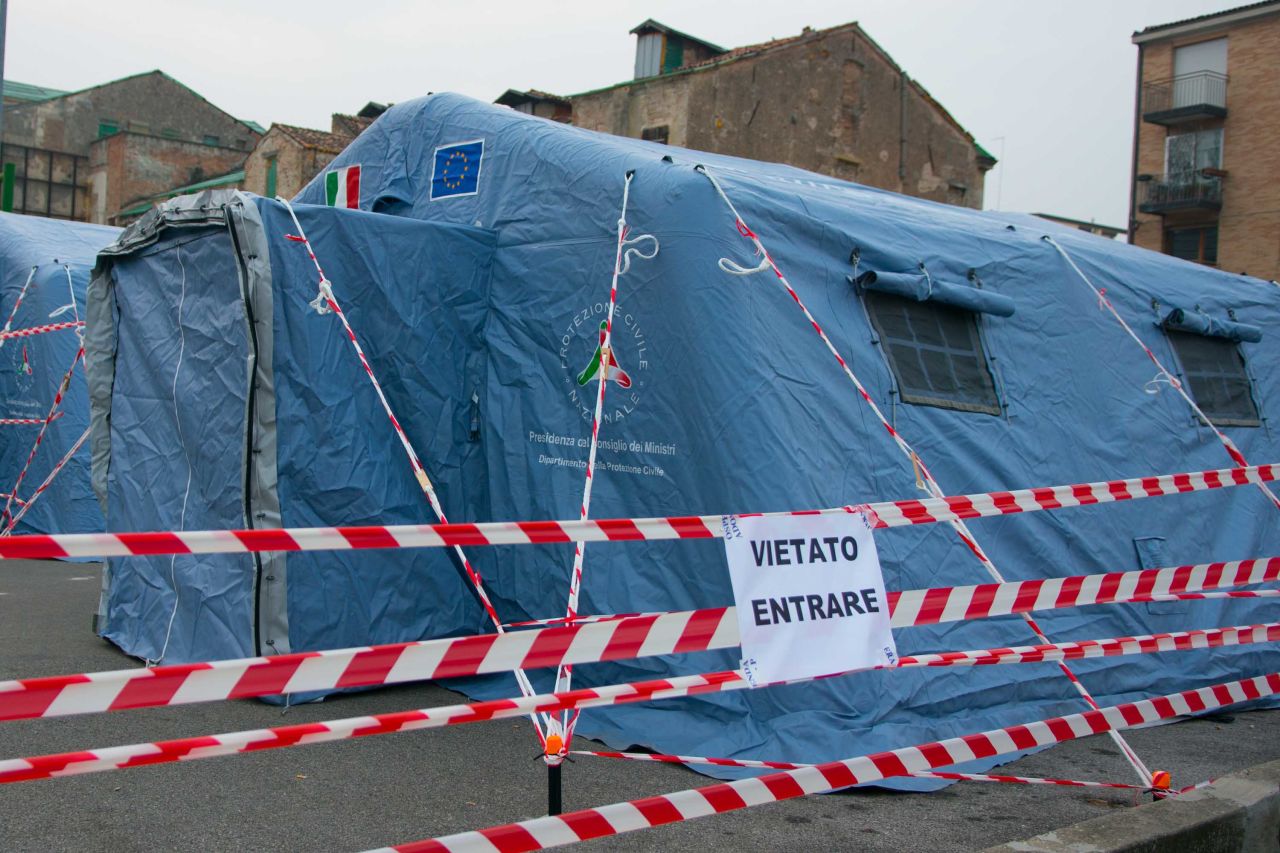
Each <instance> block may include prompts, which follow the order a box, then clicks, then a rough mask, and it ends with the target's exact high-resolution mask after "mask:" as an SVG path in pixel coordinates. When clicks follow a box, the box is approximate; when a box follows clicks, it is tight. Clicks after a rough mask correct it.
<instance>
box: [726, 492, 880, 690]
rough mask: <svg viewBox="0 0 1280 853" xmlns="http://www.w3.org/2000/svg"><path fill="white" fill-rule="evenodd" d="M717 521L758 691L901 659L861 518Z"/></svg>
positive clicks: (745, 659)
mask: <svg viewBox="0 0 1280 853" xmlns="http://www.w3.org/2000/svg"><path fill="white" fill-rule="evenodd" d="M721 525H722V526H723V528H724V534H725V538H724V549H725V554H726V555H727V556H728V558H729V575H730V577H731V579H732V581H733V597H734V601H735V603H736V604H737V606H738V630H739V632H740V634H741V636H742V670H743V673H744V674H745V675H746V676H747V679H748V680H749V681H750V682H751V684H752V685H759V684H769V683H772V682H775V681H788V680H790V679H795V678H810V677H813V676H818V675H830V674H832V673H837V672H845V671H848V670H852V669H865V668H867V667H873V666H887V665H892V664H894V663H896V662H897V660H898V650H897V646H895V645H894V642H893V632H892V631H891V630H890V628H889V602H888V598H887V597H886V596H885V592H884V577H883V576H882V575H881V572H880V558H879V556H877V554H876V543H875V539H874V538H873V537H872V534H871V528H870V527H869V526H868V525H867V522H866V519H865V518H863V516H862V515H860V514H855V513H847V514H833V515H801V516H775V517H761V516H750V517H746V518H742V517H739V516H736V515H726V516H724V517H722V518H721Z"/></svg>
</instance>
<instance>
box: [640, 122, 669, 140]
mask: <svg viewBox="0 0 1280 853" xmlns="http://www.w3.org/2000/svg"><path fill="white" fill-rule="evenodd" d="M669 136H670V134H669V133H668V131H667V125H665V124H660V125H658V126H657V127H646V128H645V129H644V130H642V131H640V138H641V139H647V140H649V141H650V142H661V143H662V144H663V145H666V144H667V138H668V137H669Z"/></svg>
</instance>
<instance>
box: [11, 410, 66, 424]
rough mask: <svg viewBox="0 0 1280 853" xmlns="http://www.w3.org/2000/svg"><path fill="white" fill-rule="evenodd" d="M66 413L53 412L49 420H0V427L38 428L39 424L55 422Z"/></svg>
mask: <svg viewBox="0 0 1280 853" xmlns="http://www.w3.org/2000/svg"><path fill="white" fill-rule="evenodd" d="M64 414H66V412H54V414H53V417H51V418H0V426H39V425H40V424H43V423H46V422H50V423H52V422H53V421H56V420H57V419H58V418H60V417H62V416H63V415H64Z"/></svg>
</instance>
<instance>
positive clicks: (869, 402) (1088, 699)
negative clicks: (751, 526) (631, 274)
mask: <svg viewBox="0 0 1280 853" xmlns="http://www.w3.org/2000/svg"><path fill="white" fill-rule="evenodd" d="M695 170H696V171H699V172H701V173H702V174H703V175H704V176H705V177H706V179H707V180H708V181H710V182H711V186H712V187H714V188H715V191H716V194H717V195H719V196H720V200H721V201H723V202H724V203H725V206H726V207H728V208H729V212H730V213H732V214H733V219H734V225H735V226H736V227H737V229H738V233H739V234H741V235H742V236H743V237H744V238H746V239H747V240H750V241H751V243H752V244H753V245H754V246H755V250H756V253H757V254H758V255H760V256H762V257H763V258H764V260H763V262H762V263H761V264H760V265H759V267H757V268H756V269H755V270H744V269H742V268H740V267H738V266H737V264H734V263H733V262H732V261H730V260H728V259H727V258H722V259H721V260H720V268H721V269H723V270H725V271H726V272H730V273H734V274H737V275H749V274H751V273H752V272H758V271H763V270H764V269H766V268H768V269H772V271H773V274H774V275H775V276H776V277H777V279H778V282H779V283H780V284H781V285H782V287H783V288H784V289H785V290H786V291H787V294H788V295H789V296H790V297H791V299H792V301H793V302H794V303H795V305H796V307H797V308H799V309H800V311H801V313H803V314H804V316H805V319H806V320H808V321H809V325H811V326H812V327H813V330H814V332H816V333H817V335H818V337H819V338H820V339H821V340H822V343H823V344H825V345H826V347H827V350H828V351H829V352H830V353H831V355H832V356H834V357H835V360H836V361H837V362H838V363H839V364H840V368H841V369H842V370H843V371H844V374H845V376H846V377H848V379H849V381H850V382H852V383H853V386H854V388H855V389H856V390H857V392H858V396H859V397H860V398H861V399H862V402H863V403H864V404H866V406H867V408H869V409H870V410H871V413H872V414H873V415H875V416H876V418H877V419H878V420H879V421H880V425H881V426H883V427H884V429H885V431H886V432H888V434H889V437H890V438H892V439H893V441H894V443H895V444H896V445H897V447H898V450H900V451H901V452H902V454H903V455H904V456H906V457H907V459H908V460H909V461H910V462H911V463H912V466H913V468H914V470H915V472H916V482H917V485H919V486H921V487H922V488H924V489H925V491H927V492H929V494H930V495H932V496H933V497H934V498H942V497H944V496H945V495H946V492H944V491H943V489H942V486H941V485H940V484H939V483H938V481H937V479H935V478H934V476H933V474H932V472H930V470H929V466H928V465H926V464H925V462H924V460H923V459H922V458H920V455H919V454H918V453H916V451H915V448H913V447H912V446H911V445H910V444H909V443H908V442H907V440H906V438H905V437H903V436H902V435H901V434H900V433H899V432H898V431H897V429H895V428H894V426H893V424H891V423H889V419H888V418H886V417H885V416H884V412H882V411H880V407H879V406H878V405H876V402H875V400H873V399H872V397H871V394H870V393H868V392H867V389H866V387H864V386H863V384H862V382H861V380H859V379H858V377H857V375H856V374H855V373H854V372H853V369H852V368H851V367H850V366H849V363H848V362H847V361H845V359H844V356H842V355H840V352H839V350H837V349H836V346H835V344H833V343H832V342H831V338H829V337H828V336H827V333H826V332H825V331H823V329H822V326H821V325H819V323H818V321H817V319H816V318H815V317H814V316H813V314H812V313H811V312H810V311H809V308H808V306H807V305H805V304H804V301H803V300H802V299H801V298H800V294H799V293H797V292H796V290H795V288H794V287H792V286H791V282H789V281H788V280H787V277H786V276H785V275H784V274H783V272H782V269H781V268H780V267H779V266H778V264H777V262H776V261H774V259H773V256H772V255H770V254H769V250H768V249H766V248H765V245H764V243H763V242H762V241H761V240H760V238H759V237H758V236H757V235H756V233H755V232H754V231H752V230H751V227H750V226H749V225H747V222H746V220H744V219H743V218H742V214H740V213H739V212H738V209H737V208H736V207H734V204H733V202H732V201H730V200H729V196H728V195H726V194H725V191H724V188H723V187H721V186H720V182H719V181H718V180H716V178H715V175H712V174H711V172H710V171H709V170H708V169H707V168H706V167H705V166H697V167H695ZM925 275H926V276H927V275H928V271H926V272H925ZM1241 464H1244V463H1243V462H1242V463H1241ZM947 524H948V525H949V526H950V527H951V529H952V530H953V531H955V534H956V535H957V536H958V537H959V538H960V541H961V542H963V543H964V544H965V546H966V547H967V548H968V549H969V550H970V551H971V552H973V555H974V556H975V557H977V559H978V562H979V563H981V564H982V568H983V569H984V570H985V571H986V573H987V575H988V576H989V577H990V578H991V579H992V580H994V581H996V582H997V583H1002V582H1003V581H1004V580H1005V577H1004V575H1003V574H1002V573H1001V572H1000V570H999V569H997V568H996V564H995V563H994V562H993V561H992V560H991V557H990V556H988V554H987V552H986V550H984V549H983V547H982V546H981V545H979V544H978V540H977V537H975V536H974V535H973V532H972V531H970V530H969V527H968V525H966V524H965V523H964V521H962V520H960V519H958V518H953V519H949V520H948V521H947ZM1022 620H1023V621H1024V622H1026V624H1027V627H1028V628H1029V629H1030V630H1031V633H1032V634H1034V635H1035V637H1036V639H1038V640H1039V641H1040V642H1042V643H1047V642H1049V636H1048V635H1047V634H1045V632H1044V631H1043V630H1041V628H1040V625H1039V624H1038V623H1037V622H1036V620H1035V619H1034V618H1032V617H1031V616H1030V615H1029V614H1026V613H1024V614H1022ZM1059 668H1060V669H1061V670H1062V674H1063V676H1064V677H1065V678H1066V679H1067V681H1069V682H1070V683H1071V686H1072V688H1073V689H1074V690H1075V691H1076V692H1077V693H1078V694H1080V698H1081V699H1083V700H1084V702H1085V704H1087V705H1088V706H1089V707H1091V708H1097V707H1098V703H1097V702H1095V701H1094V700H1093V697H1092V696H1091V695H1090V694H1089V690H1088V688H1086V687H1085V686H1084V684H1083V683H1082V682H1081V681H1080V679H1079V678H1077V677H1076V675H1075V673H1074V672H1072V671H1071V669H1070V668H1069V667H1067V666H1066V665H1065V664H1059ZM1111 739H1112V740H1113V741H1115V744H1116V746H1117V747H1119V748H1120V751H1121V752H1122V753H1123V754H1124V757H1125V760H1126V761H1128V762H1129V764H1130V765H1131V766H1132V767H1133V771H1134V773H1136V774H1137V775H1138V778H1139V779H1140V780H1142V781H1143V782H1145V781H1146V780H1149V779H1150V778H1151V770H1150V769H1149V768H1148V767H1147V766H1146V765H1145V764H1143V763H1142V759H1141V758H1139V757H1138V754H1137V752H1135V751H1134V750H1133V748H1132V747H1130V746H1129V744H1128V743H1126V742H1125V739H1124V737H1123V736H1121V735H1120V734H1119V733H1117V732H1114V731H1113V732H1111Z"/></svg>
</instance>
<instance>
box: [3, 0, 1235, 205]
mask: <svg viewBox="0 0 1280 853" xmlns="http://www.w3.org/2000/svg"><path fill="white" fill-rule="evenodd" d="M1243 3H1244V0H1235V2H1213V0H949V1H948V0H862V2H848V0H846V1H845V2H834V1H833V0H788V2H783V3H778V2H770V3H763V2H761V3H752V2H750V0H746V2H743V0H739V2H728V3H726V2H717V3H697V2H690V0H686V2H678V1H677V0H649V2H632V0H615V2H604V3H602V2H592V0H565V2H555V3H545V4H535V3H529V2H523V0H453V2H447V3H445V2H435V1H434V0H433V1H432V2H427V0H422V2H409V1H408V0H358V1H357V2H352V0H343V2H336V1H334V0H313V2H294V1H293V0H290V2H283V0H277V2H264V0H221V2H213V0H181V2H180V0H151V2H147V0H110V2H103V0H11V2H10V3H9V17H8V38H7V46H6V52H5V68H4V76H5V78H6V79H10V80H19V81H21V82H24V83H36V84H42V85H46V86H52V87H54V88H58V89H79V88H84V87H86V86H91V85H94V84H96V83H100V82H105V81H107V80H111V79H115V78H117V77H123V76H127V75H129V74H135V73H138V72H140V71H148V70H151V69H153V68H160V69H162V70H164V71H166V72H168V73H169V74H170V75H171V76H173V77H176V78H177V79H178V80H180V81H182V82H183V83H185V84H186V85H188V86H190V87H191V88H193V89H195V90H196V91H197V92H199V93H200V94H202V95H204V96H205V97H206V98H208V99H209V100H210V101H212V102H213V103H215V104H217V105H218V106H219V107H221V108H223V109H225V110H227V111H228V112H230V113H232V114H234V115H236V116H238V117H240V118H246V119H252V120H254V121H257V122H259V123H261V124H262V125H264V126H266V125H269V124H270V123H271V122H273V121H279V122H284V123H286V124H297V125H303V126H306V127H316V128H322V129H328V126H329V114H330V113H333V112H354V111H356V110H358V109H359V108H360V107H361V106H363V105H364V104H365V103H366V102H368V101H371V100H372V101H382V102H393V101H403V100H407V99H409V98H413V97H416V96H418V95H424V94H426V93H427V92H429V91H437V92H439V91H455V92H461V93H463V94H467V95H471V96H474V97H477V98H483V99H485V100H492V99H493V98H495V97H497V96H498V95H499V94H501V93H502V92H503V91H504V90H506V89H508V88H517V89H526V88H538V89H544V90H547V91H551V92H557V93H562V94H572V93H574V92H582V91H586V90H588V89H593V88H597V87H600V86H606V85H609V84H611V83H616V82H620V81H622V80H625V79H627V78H629V77H631V76H632V71H633V63H634V51H635V37H634V36H631V35H629V34H628V31H629V30H630V29H631V28H632V27H634V26H635V25H636V24H638V23H640V22H641V21H643V20H644V19H646V18H654V19H656V20H659V21H661V22H663V23H664V24H667V25H668V26H671V27H674V28H675V29H678V30H683V31H684V32H687V33H689V34H691V35H695V36H698V37H699V38H703V39H705V40H707V41H710V42H712V43H715V44H718V45H720V46H722V47H735V46H738V45H743V44H752V43H756V42H760V41H766V40H768V39H771V38H780V37H783V36H788V35H794V34H796V33H799V32H800V30H801V29H803V28H804V27H805V26H811V27H814V28H822V27H830V26H834V25H836V24H841V23H845V22H847V21H850V20H856V21H858V22H859V23H860V24H861V25H862V27H863V29H865V30H866V31H867V32H868V33H869V34H870V35H871V37H872V38H874V39H875V40H876V41H877V42H878V43H879V44H880V46H881V47H883V48H884V49H885V50H887V51H888V52H889V54H890V55H892V56H893V57H894V59H895V60H896V61H897V62H898V64H900V65H901V66H902V67H903V68H904V69H905V70H906V72H907V73H908V74H909V75H911V76H912V77H914V78H915V79H916V80H917V81H919V82H920V83H921V84H922V85H923V86H924V87H925V88H926V89H928V90H929V91H930V92H931V93H932V94H933V96H934V97H935V98H937V99H938V100H939V101H940V102H941V103H942V104H943V105H944V106H945V107H946V108H947V109H948V110H950V111H951V113H952V114H953V115H954V116H955V117H956V119H957V120H958V121H959V122H960V123H961V124H962V125H964V127H966V128H967V129H968V130H969V132H970V133H972V134H973V135H974V137H976V138H977V140H978V142H979V143H980V144H982V145H983V146H985V147H986V148H987V149H988V150H989V151H991V152H992V153H993V154H995V155H996V156H997V157H1000V159H1001V165H1000V166H998V167H997V168H996V169H995V170H993V171H992V172H990V173H989V174H988V176H987V186H986V199H987V207H997V206H998V207H1000V208H1001V209H1004V210H1020V211H1029V212H1030V211H1045V212H1051V213H1057V214H1060V215H1064V216H1070V217H1074V218H1077V219H1095V220H1097V221H1099V222H1104V223H1107V224H1114V225H1117V226H1122V225H1123V224H1124V223H1125V220H1126V218H1127V217H1128V181H1129V170H1130V158H1131V155H1132V152H1131V148H1130V146H1131V143H1132V136H1133V126H1132V125H1133V94H1134V74H1135V68H1136V60H1137V48H1136V47H1134V46H1133V44H1131V43H1130V41H1129V37H1130V36H1131V35H1132V34H1133V32H1134V30H1136V29H1141V28H1143V27H1146V26H1151V25H1154V24H1161V23H1168V22H1170V21H1175V20H1181V19H1183V18H1188V17H1193V16H1196V15H1202V14H1205V13H1208V12H1216V11H1221V10H1223V9H1228V8H1232V7H1234V6H1238V5H1243ZM1002 173H1003V174H1002Z"/></svg>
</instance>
